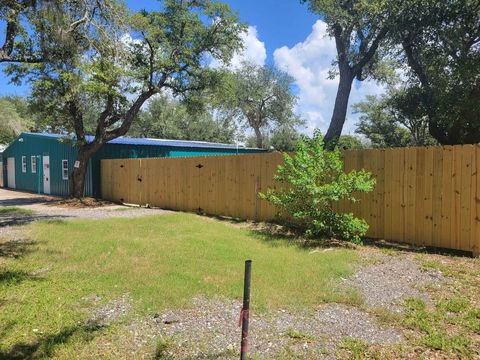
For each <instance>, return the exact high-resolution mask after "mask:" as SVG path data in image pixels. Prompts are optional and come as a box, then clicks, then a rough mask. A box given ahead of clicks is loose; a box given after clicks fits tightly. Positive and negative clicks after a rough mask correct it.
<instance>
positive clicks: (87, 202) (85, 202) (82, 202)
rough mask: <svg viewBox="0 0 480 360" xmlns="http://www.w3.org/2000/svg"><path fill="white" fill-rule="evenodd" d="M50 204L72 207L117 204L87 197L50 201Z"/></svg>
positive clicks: (95, 206)
mask: <svg viewBox="0 0 480 360" xmlns="http://www.w3.org/2000/svg"><path fill="white" fill-rule="evenodd" d="M47 205H49V206H62V207H72V208H97V207H104V206H115V205H118V204H115V203H113V202H111V201H107V200H102V199H95V198H90V197H86V198H83V199H59V200H57V201H52V202H50V203H48V204H47Z"/></svg>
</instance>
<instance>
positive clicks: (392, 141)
mask: <svg viewBox="0 0 480 360" xmlns="http://www.w3.org/2000/svg"><path fill="white" fill-rule="evenodd" d="M410 100H411V99H409V97H408V96H406V94H405V92H404V91H400V90H392V91H389V92H388V93H387V94H386V95H384V96H382V97H376V96H367V97H366V99H365V100H364V101H362V102H360V103H357V104H354V106H353V108H354V111H355V112H356V113H360V114H361V115H360V121H359V122H358V123H357V129H356V130H355V132H356V133H358V134H361V135H363V136H365V137H366V138H367V139H368V140H369V141H370V142H371V144H372V146H373V147H376V148H384V147H405V146H427V145H433V144H435V140H434V139H433V138H432V137H431V136H430V135H429V133H428V122H427V119H426V117H425V116H424V115H423V114H421V113H419V107H418V104H417V103H416V102H414V101H410ZM407 104H408V105H407ZM406 106H408V108H407V107H406Z"/></svg>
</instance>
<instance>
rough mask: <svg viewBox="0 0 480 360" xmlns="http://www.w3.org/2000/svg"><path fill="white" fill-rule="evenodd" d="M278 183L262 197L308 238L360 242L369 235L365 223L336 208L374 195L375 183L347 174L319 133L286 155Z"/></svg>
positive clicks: (355, 173) (360, 174)
mask: <svg viewBox="0 0 480 360" xmlns="http://www.w3.org/2000/svg"><path fill="white" fill-rule="evenodd" d="M275 180H276V181H278V182H279V183H280V184H281V186H280V188H279V190H275V189H269V190H268V191H267V192H266V193H264V194H260V197H261V198H263V199H265V200H268V201H270V202H271V203H272V204H274V205H275V206H277V208H278V210H279V214H280V215H281V216H282V217H283V218H284V219H291V221H293V225H295V226H297V227H299V228H300V229H301V230H303V231H304V232H305V234H306V235H309V236H324V237H333V238H339V239H344V240H351V241H357V242H358V241H360V238H361V236H363V235H365V233H366V232H367V230H368V224H367V223H366V222H365V221H364V220H362V219H359V218H356V217H355V216H354V215H353V214H351V213H340V212H337V211H336V210H335V205H336V204H338V202H339V201H341V200H346V201H353V202H356V201H358V198H357V197H356V196H355V193H357V192H369V191H372V190H373V188H374V185H375V180H374V179H373V178H372V175H371V174H370V173H368V172H366V171H365V170H360V171H356V170H352V171H351V172H349V173H348V174H347V173H345V172H344V170H343V161H342V154H341V153H340V151H339V150H334V151H326V150H325V149H324V143H323V137H322V135H321V134H320V132H318V131H316V132H315V134H314V136H313V138H312V139H308V138H303V140H302V141H300V142H299V143H298V145H297V151H296V154H295V155H294V156H291V155H289V154H284V164H283V165H281V166H279V167H278V170H277V175H276V176H275ZM287 221H289V220H287Z"/></svg>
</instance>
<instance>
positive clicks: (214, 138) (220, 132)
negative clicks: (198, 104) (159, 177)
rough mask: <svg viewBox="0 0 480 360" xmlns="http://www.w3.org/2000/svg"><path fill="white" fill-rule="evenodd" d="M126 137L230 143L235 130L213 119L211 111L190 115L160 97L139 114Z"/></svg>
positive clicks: (227, 121)
mask: <svg viewBox="0 0 480 360" xmlns="http://www.w3.org/2000/svg"><path fill="white" fill-rule="evenodd" d="M128 134H129V135H131V136H135V137H152V138H160V139H178V140H201V141H211V142H220V143H234V142H235V140H236V137H237V126H236V124H234V123H231V122H230V121H229V119H222V118H214V116H213V115H212V112H211V111H208V110H204V111H195V112H193V111H191V110H189V109H188V107H187V106H186V105H185V104H183V103H181V102H179V101H177V100H175V99H171V98H168V97H166V96H160V97H158V98H155V99H153V100H152V101H150V103H149V104H148V107H147V108H146V109H145V110H144V111H141V112H140V114H139V118H138V120H136V121H135V122H134V123H133V124H132V127H131V128H130V130H129V132H128Z"/></svg>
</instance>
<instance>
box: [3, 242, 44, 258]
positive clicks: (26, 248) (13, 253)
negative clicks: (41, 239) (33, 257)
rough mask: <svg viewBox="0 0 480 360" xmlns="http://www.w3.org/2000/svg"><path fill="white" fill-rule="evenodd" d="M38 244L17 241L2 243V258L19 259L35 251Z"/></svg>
mask: <svg viewBox="0 0 480 360" xmlns="http://www.w3.org/2000/svg"><path fill="white" fill-rule="evenodd" d="M35 244H36V242H35V241H33V240H28V239H15V240H10V241H6V242H0V257H8V258H15V259H16V258H19V257H22V256H24V255H26V254H28V253H30V252H32V251H33V246H34V245H35Z"/></svg>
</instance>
